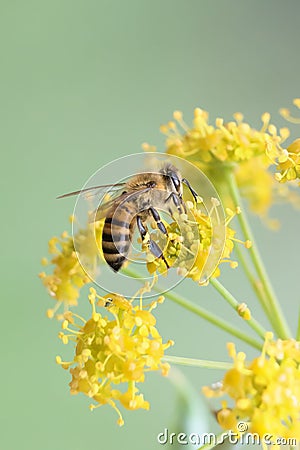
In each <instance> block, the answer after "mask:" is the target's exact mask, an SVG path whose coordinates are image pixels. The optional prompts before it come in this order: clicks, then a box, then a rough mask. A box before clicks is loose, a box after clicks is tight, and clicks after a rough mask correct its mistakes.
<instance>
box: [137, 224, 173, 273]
mask: <svg viewBox="0 0 300 450" xmlns="http://www.w3.org/2000/svg"><path fill="white" fill-rule="evenodd" d="M136 223H137V227H138V230H139V233H140V235H141V238H142V241H143V243H144V244H147V245H148V246H149V250H150V252H151V253H152V254H153V255H154V256H155V257H156V258H162V260H163V261H164V263H165V265H166V266H167V268H168V269H169V268H170V266H169V264H168V263H167V261H166V258H165V257H164V255H163V252H162V249H161V248H160V247H159V245H157V243H156V242H155V241H153V240H152V239H151V237H150V234H149V231H148V228H147V225H145V224H144V223H143V221H142V219H141V217H140V216H136ZM161 223H162V222H161ZM166 232H167V230H166Z"/></svg>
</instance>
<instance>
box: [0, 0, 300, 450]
mask: <svg viewBox="0 0 300 450" xmlns="http://www.w3.org/2000/svg"><path fill="white" fill-rule="evenodd" d="M299 16H300V3H299V1H298V0H290V1H286V2H283V1H279V0H266V1H264V2H261V1H259V0H252V1H251V2H250V1H248V2H247V1H244V2H241V1H238V0H228V1H223V2H222V1H216V0H206V1H200V0H197V1H195V0H188V1H178V0H160V1H159V0H152V1H143V0H132V1H129V2H122V1H119V2H116V1H105V0H98V1H95V0H94V1H92V0H86V1H79V0H69V1H67V0H59V1H57V0H51V1H43V0H39V1H37V0H35V1H34V0H28V1H17V0H7V1H6V0H1V2H0V51H1V71H0V95H1V118H0V123H1V133H0V140H1V161H2V164H1V166H2V174H1V196H2V201H1V213H2V226H3V230H2V233H1V235H2V238H3V241H2V244H1V266H2V267H1V274H2V283H1V287H2V288H1V300H2V309H1V317H2V320H1V333H2V338H1V347H2V348H1V366H2V368H1V389H2V392H1V397H0V398H1V419H0V427H1V432H0V441H2V442H1V444H0V447H1V448H3V449H5V450H17V449H22V450H50V449H51V450H53V449H55V450H69V449H72V450H84V449H89V448H93V449H98V448H107V449H115V448H122V449H140V448H144V449H146V450H148V449H149V450H151V449H154V448H161V446H159V445H158V444H157V442H156V436H157V433H159V432H160V431H162V430H163V428H164V427H166V426H169V425H170V423H171V421H172V420H173V419H172V418H173V416H174V414H173V413H174V405H175V400H174V397H175V391H174V388H173V387H172V386H171V384H170V383H169V381H168V380H166V379H162V378H161V377H160V375H159V374H149V377H148V381H147V382H146V383H145V386H144V387H143V390H144V392H145V396H146V398H147V399H148V400H149V401H150V402H151V410H150V411H149V412H132V413H127V412H125V413H124V418H125V422H126V424H125V426H124V427H123V428H121V429H120V428H119V427H118V426H117V425H116V424H115V420H116V417H115V414H114V412H113V411H112V410H111V409H110V408H109V407H103V408H100V409H98V410H96V411H94V412H93V413H91V412H90V411H89V409H88V404H89V400H88V399H86V398H83V396H77V397H71V396H70V394H69V390H68V382H69V375H68V373H67V372H65V371H63V370H62V369H60V368H59V367H58V366H56V364H55V355H56V354H62V355H63V356H65V355H66V354H67V352H68V349H66V348H65V347H63V345H62V344H61V342H60V341H59V340H58V339H57V337H56V336H57V332H58V329H59V327H58V324H57V323H55V322H51V321H49V320H48V319H46V317H45V310H46V309H47V308H48V307H50V306H52V302H51V299H50V298H49V297H48V295H47V293H46V292H45V290H44V288H43V287H42V285H41V283H40V281H39V279H38V278H37V274H38V272H40V270H41V267H40V259H41V257H42V256H44V255H46V253H47V241H48V239H49V238H50V237H51V236H52V235H54V234H58V233H60V232H61V231H63V230H64V229H66V228H67V229H68V227H69V225H68V221H67V218H68V216H69V214H70V213H71V212H72V209H73V205H74V199H69V200H65V201H64V202H62V201H60V202H58V201H56V200H55V197H56V195H58V194H59V193H63V192H67V191H69V190H72V189H76V188H80V187H81V186H82V184H83V183H84V182H85V180H86V179H87V178H88V177H89V176H90V175H91V174H92V173H93V172H94V171H95V170H96V169H97V168H99V167H100V166H101V165H103V164H104V163H107V162H109V161H111V160H112V159H114V158H117V157H120V156H123V155H127V154H129V153H135V152H139V151H140V149H141V144H142V142H144V141H147V142H150V143H153V144H156V145H158V148H159V149H161V150H162V149H163V137H162V136H161V135H160V133H159V125H160V124H161V123H164V122H166V121H168V120H170V118H171V116H172V112H173V110H175V109H180V110H182V111H183V112H184V114H185V118H186V120H187V121H189V120H191V118H192V111H193V109H194V107H196V106H200V107H202V108H204V109H206V110H209V111H210V114H211V118H212V120H213V119H214V118H215V117H216V116H222V117H224V118H225V119H226V120H229V119H230V118H231V115H232V114H233V113H234V112H235V111H242V112H244V114H245V116H246V119H247V120H248V121H249V122H250V123H251V124H253V125H254V126H259V118H260V115H261V113H263V112H264V111H269V112H271V113H272V115H273V116H274V121H275V122H276V123H277V124H279V125H281V126H282V125H283V124H284V121H283V120H282V119H280V118H279V116H278V113H277V112H278V109H279V108H280V107H282V106H289V105H290V104H291V101H292V99H293V98H294V97H299V95H300V89H299V73H300V59H299V41H300V35H299ZM291 129H292V130H293V132H294V134H295V135H299V129H297V128H296V127H294V128H293V127H291ZM272 213H273V216H280V217H281V219H282V228H281V230H280V231H279V232H278V233H272V232H270V231H269V230H267V229H266V228H263V227H262V226H261V224H260V223H259V221H257V220H253V223H254V225H255V228H256V234H257V236H258V241H259V243H260V245H261V249H262V252H263V254H264V259H265V261H266V264H267V266H268V269H269V272H270V275H271V277H272V278H273V279H274V285H275V287H276V290H277V292H278V295H279V297H280V298H281V301H282V303H283V305H284V309H285V311H286V313H287V315H288V317H289V320H290V322H291V325H292V326H293V328H294V329H295V327H296V316H297V314H298V305H299V279H298V278H297V277H299V256H298V255H299V215H298V214H297V213H296V212H294V211H292V209H291V208H290V207H288V206H282V207H281V208H277V209H274V210H273V212H272ZM222 280H223V281H225V280H226V281H225V282H226V285H229V286H230V287H231V288H232V289H233V291H234V293H235V294H236V295H237V296H238V298H239V299H240V300H241V301H247V302H248V303H249V304H250V305H251V306H252V301H253V296H252V293H251V291H250V290H249V288H248V286H247V285H246V283H245V279H244V277H243V276H242V274H241V273H240V272H239V269H237V270H236V271H229V270H225V271H224V276H223V277H222ZM120 289H121V287H120ZM189 289H190V290H189ZM179 290H181V291H183V290H184V292H185V293H186V294H187V295H190V296H191V297H192V298H193V299H194V300H195V301H199V304H201V305H202V306H204V307H206V308H209V309H211V310H212V311H218V313H219V314H221V315H224V317H228V318H230V317H231V316H232V313H231V311H229V309H228V307H227V306H226V305H223V302H222V301H221V300H220V298H219V297H218V296H217V295H216V294H214V293H213V292H212V291H211V289H210V288H202V289H199V288H196V286H194V285H192V283H185V284H184V285H181V286H180V288H179ZM253 309H254V310H255V307H253ZM158 315H159V317H158V323H159V328H160V330H161V332H162V334H163V336H164V338H165V339H169V338H172V339H174V340H175V341H176V346H175V347H174V348H173V349H172V353H173V354H176V355H184V356H191V357H198V358H208V359H219V360H227V359H228V358H227V354H226V348H225V343H226V341H227V340H228V339H229V337H228V335H226V334H225V333H223V332H221V331H219V330H218V329H215V328H212V326H210V325H209V324H207V323H205V322H204V321H202V320H200V319H199V318H197V317H194V316H192V315H191V314H189V313H187V312H186V311H184V310H182V309H180V308H179V307H177V306H175V305H173V304H171V303H170V302H168V301H166V302H165V304H164V305H163V306H162V307H161V308H160V311H159V314H158ZM262 320H263V319H262ZM237 322H238V319H235V323H237ZM245 329H246V328H245ZM239 348H242V349H245V350H247V347H246V346H245V345H244V344H243V343H240V344H239ZM253 354H254V352H253V351H252V350H251V349H249V355H250V356H251V355H253ZM183 372H184V373H185V375H186V376H187V377H188V379H189V380H190V382H191V384H192V385H193V386H194V388H195V389H196V391H199V390H200V387H201V385H202V384H205V383H210V382H212V381H216V380H218V378H219V377H220V376H221V373H216V372H214V371H209V370H197V369H185V370H183ZM200 428H201V427H200V425H199V429H195V430H194V431H195V432H197V431H200ZM202 431H203V430H202ZM173 448H175V447H174V446H173ZM195 448H196V447H195Z"/></svg>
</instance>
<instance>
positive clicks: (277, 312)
mask: <svg viewBox="0 0 300 450" xmlns="http://www.w3.org/2000/svg"><path fill="white" fill-rule="evenodd" d="M225 172H226V174H227V181H228V185H229V189H230V192H231V196H232V198H233V201H234V203H235V206H239V207H242V199H241V196H240V193H239V190H238V187H237V184H236V180H235V177H234V174H233V172H232V170H226V171H225ZM238 219H239V223H240V226H241V229H242V232H243V234H244V236H245V239H247V240H249V241H251V243H252V247H251V248H250V249H249V253H250V256H251V259H252V262H253V264H254V267H255V269H256V271H257V274H258V276H259V278H260V281H261V283H262V285H263V288H264V292H265V294H266V297H267V299H268V312H267V311H266V314H267V315H268V318H269V320H270V322H271V324H272V326H273V328H274V331H276V333H277V334H278V336H279V337H280V338H282V339H288V338H289V337H290V336H291V332H290V330H289V327H288V325H287V323H286V321H285V318H284V316H283V312H282V310H281V307H280V304H279V302H278V299H277V297H276V295H275V292H274V290H273V287H272V285H271V282H270V279H269V277H268V274H267V272H266V269H265V266H264V264H263V261H262V259H261V256H260V253H259V250H258V247H257V245H256V243H255V240H254V236H253V234H252V230H251V227H250V224H249V222H248V219H247V216H246V214H245V212H244V210H243V212H242V213H240V214H238Z"/></svg>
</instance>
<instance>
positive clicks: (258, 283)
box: [234, 245, 270, 318]
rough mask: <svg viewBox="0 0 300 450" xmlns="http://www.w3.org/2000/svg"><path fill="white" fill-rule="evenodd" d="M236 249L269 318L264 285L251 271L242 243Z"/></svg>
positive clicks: (239, 259)
mask: <svg viewBox="0 0 300 450" xmlns="http://www.w3.org/2000/svg"><path fill="white" fill-rule="evenodd" d="M234 251H235V253H236V255H237V257H238V261H239V263H241V265H242V268H243V269H244V272H245V274H246V276H247V278H248V280H249V282H250V284H251V286H252V288H253V291H254V293H255V294H256V296H257V298H258V299H259V300H260V303H261V306H262V308H263V310H264V312H265V314H266V316H267V317H268V318H269V313H270V311H269V307H268V306H269V305H268V299H267V298H266V294H265V292H264V289H263V286H262V283H261V281H259V280H258V279H257V278H256V277H255V276H254V275H253V273H252V272H251V270H250V267H249V264H248V262H247V261H246V258H245V255H244V253H243V251H242V249H241V246H240V245H236V246H235V248H234Z"/></svg>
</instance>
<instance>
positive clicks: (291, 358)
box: [203, 332, 300, 441]
mask: <svg viewBox="0 0 300 450" xmlns="http://www.w3.org/2000/svg"><path fill="white" fill-rule="evenodd" d="M228 349H229V354H230V356H231V357H232V358H233V360H234V368H233V369H230V370H229V371H228V372H227V373H226V374H225V376H224V379H223V382H222V383H221V385H220V386H219V387H218V388H217V389H211V388H209V387H204V388H203V391H204V393H205V395H206V396H208V397H215V396H221V395H225V394H227V395H228V396H229V397H230V398H231V399H232V400H233V406H228V405H227V402H226V401H224V402H222V408H221V410H220V411H219V412H218V413H217V419H218V422H219V424H220V425H221V426H222V427H223V428H225V429H232V430H234V431H236V430H237V425H238V423H239V422H240V421H241V420H242V421H246V422H248V424H249V427H248V431H249V432H251V433H257V434H258V435H259V436H261V437H263V435H264V434H266V433H270V434H271V435H272V436H273V438H274V441H275V440H276V438H279V437H284V438H295V439H300V342H297V341H295V340H294V339H289V340H280V339H278V340H273V334H272V333H271V332H268V333H266V338H265V344H264V348H263V351H262V353H261V355H260V356H259V357H258V358H255V359H254V360H253V361H252V362H250V363H247V362H246V355H245V353H242V352H240V353H236V350H235V346H234V345H233V344H232V343H230V344H228Z"/></svg>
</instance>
